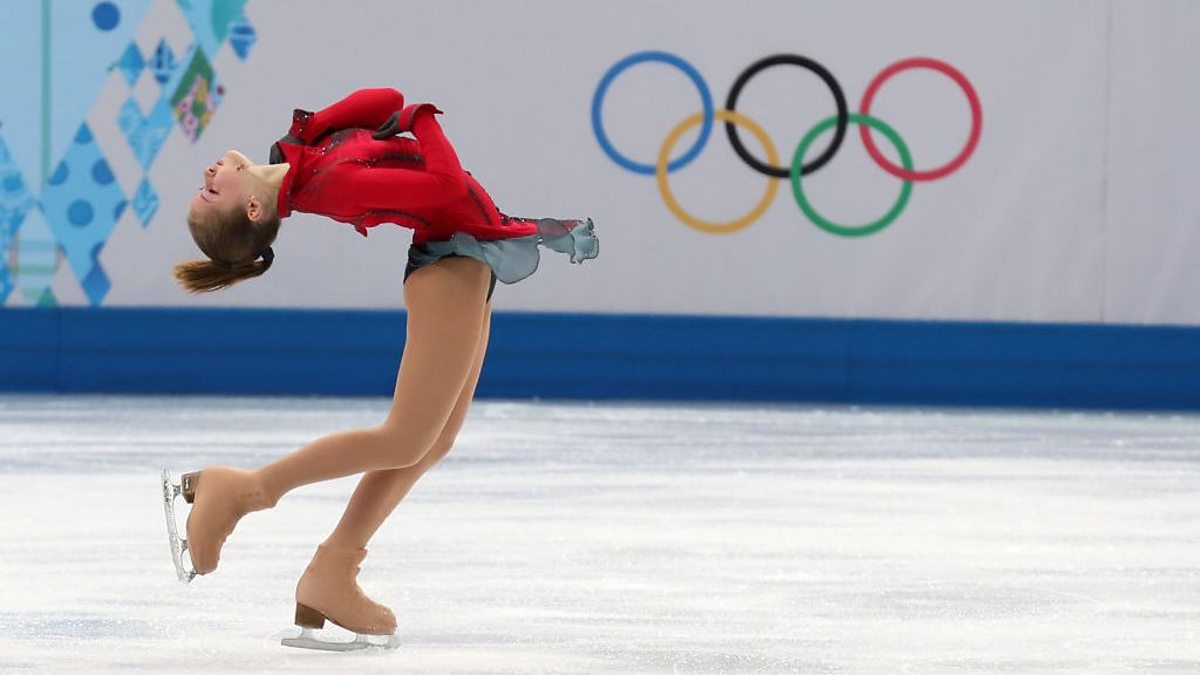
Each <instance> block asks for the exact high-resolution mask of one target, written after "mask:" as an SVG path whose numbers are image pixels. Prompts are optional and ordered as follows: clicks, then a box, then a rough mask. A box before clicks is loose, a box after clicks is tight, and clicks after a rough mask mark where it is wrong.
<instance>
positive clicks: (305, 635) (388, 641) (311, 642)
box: [279, 628, 400, 652]
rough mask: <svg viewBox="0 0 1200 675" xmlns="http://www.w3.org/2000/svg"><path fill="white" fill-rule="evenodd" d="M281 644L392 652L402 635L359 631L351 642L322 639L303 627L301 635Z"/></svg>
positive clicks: (309, 647) (323, 648) (304, 647)
mask: <svg viewBox="0 0 1200 675" xmlns="http://www.w3.org/2000/svg"><path fill="white" fill-rule="evenodd" d="M279 644H281V645H283V646H284V647H296V648H297V649H315V650H319V651H323V652H361V651H366V650H372V651H387V652H390V651H393V650H395V649H397V648H398V647H399V646H400V636H399V635H394V634H393V635H363V634H361V633H359V634H358V635H355V636H354V640H353V641H351V642H336V641H332V640H322V639H320V638H319V637H317V632H316V631H315V630H314V629H312V628H302V629H300V635H298V636H296V637H285V638H283V639H282V640H280V641H279Z"/></svg>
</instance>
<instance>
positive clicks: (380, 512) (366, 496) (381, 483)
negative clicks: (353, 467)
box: [325, 305, 491, 548]
mask: <svg viewBox="0 0 1200 675" xmlns="http://www.w3.org/2000/svg"><path fill="white" fill-rule="evenodd" d="M486 312H487V315H488V316H487V317H486V318H485V319H484V324H483V332H482V334H481V335H480V336H479V346H478V347H476V348H475V360H474V363H473V364H472V366H471V371H470V372H469V373H468V375H467V381H466V383H465V384H464V385H463V388H462V391H461V392H460V393H459V395H458V401H457V402H456V403H455V404H454V410H453V411H452V412H451V413H450V418H449V419H448V420H446V426H445V427H443V428H442V432H441V434H440V435H439V436H438V438H437V440H436V441H434V443H433V447H432V448H430V450H429V452H427V453H426V454H425V457H423V458H422V459H421V461H420V462H418V463H417V464H415V465H413V466H410V467H407V468H403V469H386V470H382V471H368V472H367V473H366V474H365V475H364V476H363V478H362V480H361V481H360V482H359V484H358V488H356V489H355V490H354V495H353V496H352V497H351V498H350V504H349V505H348V506H347V507H346V512H345V513H344V514H342V519H341V521H340V522H339V523H338V525H337V528H335V529H334V531H333V533H332V534H330V535H329V538H328V539H326V540H325V545H327V546H337V547H341V548H363V547H365V546H366V545H367V542H368V541H369V540H370V539H371V537H372V536H373V535H374V534H375V532H376V530H378V529H379V526H380V525H382V524H383V521H385V520H387V517H388V516H389V515H391V513H392V511H394V510H395V508H396V506H397V505H398V504H399V503H400V501H401V500H402V499H404V497H405V495H407V494H408V491H409V490H411V489H412V486H413V485H414V484H415V483H416V482H417V480H419V479H420V478H421V476H422V475H424V473H425V472H426V471H428V470H429V469H430V468H432V467H433V465H435V464H437V463H438V462H439V461H440V460H441V459H442V458H443V457H445V456H446V453H448V452H450V448H451V447H452V446H453V445H454V440H455V439H456V438H457V437H458V432H459V430H460V429H462V425H463V421H464V420H465V419H466V417H467V410H468V409H469V408H470V407H471V401H472V399H474V397H475V386H476V384H478V382H479V373H480V371H481V370H482V369H483V359H484V355H485V354H486V352H487V343H488V333H489V329H490V326H491V306H490V305H489V306H488V308H487V310H486Z"/></svg>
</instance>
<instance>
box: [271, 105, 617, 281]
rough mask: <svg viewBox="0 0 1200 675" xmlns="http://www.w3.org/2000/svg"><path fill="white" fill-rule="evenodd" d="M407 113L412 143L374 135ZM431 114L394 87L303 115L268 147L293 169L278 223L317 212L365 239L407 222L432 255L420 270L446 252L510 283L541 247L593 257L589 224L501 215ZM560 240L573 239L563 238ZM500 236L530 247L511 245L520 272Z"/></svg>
mask: <svg viewBox="0 0 1200 675" xmlns="http://www.w3.org/2000/svg"><path fill="white" fill-rule="evenodd" d="M402 111H403V114H406V115H408V121H407V123H406V124H405V127H408V126H411V129H408V128H405V129H404V130H406V131H407V130H411V132H412V134H413V135H414V136H415V140H413V139H410V138H404V137H398V136H391V137H388V138H383V139H382V140H380V139H379V136H380V135H386V133H387V132H383V134H381V133H379V132H377V129H380V128H381V127H386V125H387V124H388V122H389V118H390V119H391V122H392V123H393V125H394V123H395V120H396V117H394V114H401V113H402ZM435 112H436V109H435V108H433V107H432V106H422V107H420V108H414V107H411V106H410V110H404V95H403V94H401V93H400V92H399V91H396V90H395V89H362V90H359V91H356V92H354V93H352V94H350V95H349V96H347V97H346V98H344V99H342V100H341V101H339V102H337V103H335V104H333V105H331V106H329V107H328V108H325V109H324V110H321V111H320V112H315V113H313V112H308V111H305V110H299V109H297V110H296V111H295V112H294V113H293V118H292V126H291V129H290V130H289V132H288V135H287V136H285V137H284V138H282V139H280V140H279V142H277V143H276V144H275V145H274V146H272V148H271V162H272V163H279V162H287V163H289V164H290V165H291V168H290V169H289V171H288V172H287V175H286V177H285V178H284V181H283V185H282V187H281V188H280V190H279V202H278V208H279V215H280V217H285V216H287V215H289V214H291V213H292V212H293V211H300V212H305V213H315V214H320V215H324V216H328V217H330V218H332V219H334V220H337V221H340V222H343V223H350V224H352V225H354V227H355V229H357V230H358V231H359V232H360V233H361V234H362V235H363V236H366V234H367V229H368V228H371V227H375V226H376V225H378V224H380V223H395V224H398V225H402V226H404V227H408V228H412V230H413V231H414V234H413V248H414V251H419V252H423V253H424V254H425V255H426V258H428V259H426V260H425V261H424V263H423V264H427V263H428V262H432V260H435V259H437V258H439V257H443V256H445V255H471V256H472V257H477V258H479V259H481V260H483V261H484V262H486V263H488V264H489V265H491V266H492V268H493V270H494V271H495V272H496V273H497V276H498V277H499V278H500V280H501V281H505V282H507V283H513V282H514V281H516V280H518V278H524V276H528V274H531V273H532V272H533V270H535V269H536V268H537V253H536V245H537V244H539V243H540V244H545V245H546V246H548V247H550V248H553V249H555V250H559V251H561V252H564V253H569V254H570V255H571V259H572V262H581V261H582V260H584V259H588V258H594V257H595V256H596V253H597V251H598V245H597V242H596V239H595V236H594V234H593V233H592V224H591V221H590V220H585V221H578V220H555V219H526V218H511V217H509V216H506V215H504V214H503V213H501V212H500V211H499V209H497V208H496V205H495V203H494V202H493V201H492V198H491V197H490V196H489V195H488V193H487V192H486V191H485V190H484V189H483V186H482V185H480V184H479V182H478V181H476V180H475V178H474V177H472V176H471V175H470V174H469V173H467V172H466V171H464V170H463V168H462V166H461V165H460V164H459V161H458V155H457V154H456V153H455V152H454V147H453V146H452V145H451V144H450V141H449V140H448V139H447V138H446V136H445V134H443V133H442V128H441V125H439V124H438V122H437V119H436V118H435V116H434V113H435ZM409 113H411V114H409ZM464 235H466V236H465V237H464ZM563 237H569V240H568V241H558V240H560V239H562V238H563ZM502 240H518V241H525V242H526V243H528V246H526V245H520V246H517V247H515V248H519V249H527V250H524V251H523V252H520V253H517V256H516V257H517V258H524V259H523V260H518V261H517V267H518V268H520V269H509V270H507V273H506V271H505V270H503V268H505V267H506V266H508V264H507V263H506V262H505V260H504V259H510V260H508V262H513V261H512V260H511V258H512V255H511V254H513V253H514V247H513V246H511V245H510V246H498V245H497V244H496V243H498V242H499V241H502ZM451 242H453V245H451ZM514 243H516V242H514ZM530 250H531V251H532V252H533V261H532V267H531V268H530V265H529V261H528V259H527V258H528V253H529V251H530ZM412 255H413V254H410V259H411V258H412ZM526 268H529V269H526ZM513 277H517V278H513Z"/></svg>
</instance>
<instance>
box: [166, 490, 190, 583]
mask: <svg viewBox="0 0 1200 675" xmlns="http://www.w3.org/2000/svg"><path fill="white" fill-rule="evenodd" d="M187 477H188V476H184V478H187ZM162 494H163V511H164V512H165V513H166V516H167V537H168V539H170V543H171V559H172V560H174V561H175V573H176V574H177V575H179V580H180V581H182V582H183V583H185V584H186V583H188V582H189V581H191V580H192V579H193V578H195V576H196V571H195V570H193V569H191V566H190V564H189V563H190V560H188V561H187V562H186V563H185V561H184V556H185V555H186V554H187V550H188V542H187V539H181V538H180V537H179V526H178V525H176V524H175V498H176V497H178V496H180V495H182V494H183V485H182V484H181V483H176V482H174V481H172V480H171V474H170V472H168V471H167V470H166V469H163V472H162Z"/></svg>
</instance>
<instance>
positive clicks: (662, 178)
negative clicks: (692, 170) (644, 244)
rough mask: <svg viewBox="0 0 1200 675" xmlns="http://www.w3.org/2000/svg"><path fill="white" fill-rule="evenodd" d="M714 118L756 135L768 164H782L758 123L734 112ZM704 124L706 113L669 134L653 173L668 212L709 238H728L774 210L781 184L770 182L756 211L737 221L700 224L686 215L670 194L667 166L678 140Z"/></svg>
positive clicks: (699, 221)
mask: <svg viewBox="0 0 1200 675" xmlns="http://www.w3.org/2000/svg"><path fill="white" fill-rule="evenodd" d="M713 116H714V117H716V118H717V119H718V120H720V121H722V122H730V123H733V124H736V125H738V126H740V127H745V128H746V129H748V130H749V131H750V133H752V134H754V137H755V138H757V139H758V142H759V143H761V144H762V146H763V150H765V151H766V153H767V161H768V162H770V163H771V164H772V165H776V166H777V165H778V164H779V153H778V152H776V150H775V144H774V143H772V142H771V138H770V137H769V136H767V132H766V131H765V130H764V129H763V128H762V127H761V126H759V124H758V122H755V121H754V120H752V119H750V118H749V117H746V116H745V115H743V114H742V113H739V112H734V111H732V110H716V111H713ZM703 121H704V113H703V112H698V113H696V114H695V115H692V116H691V117H687V118H685V119H684V120H683V121H682V122H680V123H679V125H678V126H676V127H675V128H674V129H672V130H671V133H669V134H667V137H666V138H665V139H664V140H663V144H662V147H661V148H659V150H658V163H657V164H656V166H655V172H654V173H655V177H656V178H657V182H658V192H659V194H661V195H662V198H663V203H665V204H666V205H667V208H668V209H670V210H671V213H673V214H675V217H676V218H678V219H679V220H681V221H683V222H684V223H685V224H687V225H688V226H690V227H693V228H695V229H697V230H700V231H701V232H707V233H708V234H729V233H731V232H737V231H738V230H740V229H742V228H744V227H746V226H748V225H749V224H750V223H753V222H754V221H756V220H758V219H759V218H761V217H762V215H763V213H765V212H766V211H767V208H768V207H769V206H771V202H772V200H774V199H775V193H776V192H778V191H779V181H777V180H776V179H774V178H768V179H767V190H766V192H764V193H763V196H762V199H760V200H759V201H758V204H757V205H755V207H754V208H753V209H752V210H751V211H750V212H749V213H747V214H746V215H744V216H742V217H741V218H737V219H735V220H730V221H725V222H712V221H708V220H701V219H699V218H697V217H695V216H693V215H692V214H690V213H688V212H687V211H684V210H683V207H682V206H680V205H679V202H677V201H676V200H675V195H673V194H671V185H670V183H668V182H667V162H668V161H669V159H670V157H671V150H672V149H673V148H674V147H675V143H676V142H677V141H679V137H680V136H682V135H683V133H684V132H685V131H687V130H688V129H691V128H692V127H694V126H697V125H699V124H700V123H701V122H703Z"/></svg>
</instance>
